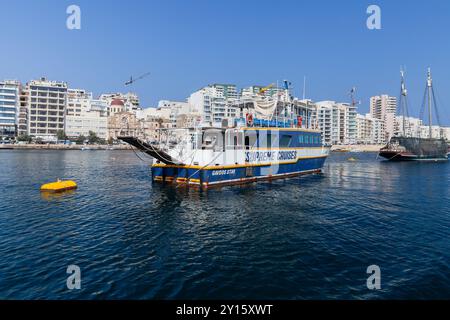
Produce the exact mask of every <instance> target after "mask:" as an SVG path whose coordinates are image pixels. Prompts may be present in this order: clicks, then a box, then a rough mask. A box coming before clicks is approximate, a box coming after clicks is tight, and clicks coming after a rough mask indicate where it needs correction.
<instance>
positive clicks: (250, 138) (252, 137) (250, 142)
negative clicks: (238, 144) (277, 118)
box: [245, 130, 258, 150]
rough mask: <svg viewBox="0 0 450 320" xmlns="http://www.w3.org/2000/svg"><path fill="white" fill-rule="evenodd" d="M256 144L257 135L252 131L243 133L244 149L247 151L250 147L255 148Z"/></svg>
mask: <svg viewBox="0 0 450 320" xmlns="http://www.w3.org/2000/svg"><path fill="white" fill-rule="evenodd" d="M257 142H258V133H257V132H256V131H254V130H249V131H246V132H245V148H246V149H247V150H248V149H250V148H252V147H256V146H257Z"/></svg>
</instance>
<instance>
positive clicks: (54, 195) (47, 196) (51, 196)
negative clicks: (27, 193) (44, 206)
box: [41, 190, 75, 201]
mask: <svg viewBox="0 0 450 320" xmlns="http://www.w3.org/2000/svg"><path fill="white" fill-rule="evenodd" d="M74 193H75V190H65V191H61V192H52V191H41V198H42V199H43V200H47V201H52V200H57V199H61V198H67V197H69V196H71V195H73V194H74Z"/></svg>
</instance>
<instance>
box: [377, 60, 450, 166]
mask: <svg viewBox="0 0 450 320" xmlns="http://www.w3.org/2000/svg"><path fill="white" fill-rule="evenodd" d="M425 100H427V102H428V118H429V119H428V121H429V133H428V137H412V136H408V134H407V132H406V122H405V119H406V116H407V110H408V106H407V90H406V85H405V81H404V73H403V72H401V95H400V105H401V107H402V111H403V121H404V122H403V132H402V133H401V134H400V135H399V136H395V137H392V138H391V139H390V140H389V143H388V144H387V145H386V146H385V147H384V148H382V149H381V150H380V153H379V155H380V156H381V157H384V158H386V159H388V160H390V161H418V160H422V161H423V160H432V161H441V160H443V161H445V160H448V150H449V146H448V143H447V141H446V140H445V139H443V138H442V137H433V131H432V119H433V117H432V106H434V108H435V110H437V107H436V101H435V99H434V90H433V81H432V77H431V70H430V69H428V77H427V90H426V92H425V97H424V101H425Z"/></svg>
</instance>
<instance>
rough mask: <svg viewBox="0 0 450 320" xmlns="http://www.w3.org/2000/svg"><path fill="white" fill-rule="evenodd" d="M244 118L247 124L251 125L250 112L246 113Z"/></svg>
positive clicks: (251, 116)
mask: <svg viewBox="0 0 450 320" xmlns="http://www.w3.org/2000/svg"><path fill="white" fill-rule="evenodd" d="M245 120H246V121H247V126H249V127H252V126H253V115H252V114H251V113H247V115H246V116H245Z"/></svg>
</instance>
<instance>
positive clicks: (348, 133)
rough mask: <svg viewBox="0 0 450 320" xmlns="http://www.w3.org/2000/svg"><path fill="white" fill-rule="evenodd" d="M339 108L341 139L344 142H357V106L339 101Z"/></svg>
mask: <svg viewBox="0 0 450 320" xmlns="http://www.w3.org/2000/svg"><path fill="white" fill-rule="evenodd" d="M337 107H338V110H339V118H340V119H339V125H340V127H339V141H340V142H341V143H343V144H355V143H356V135H357V125H356V115H357V113H356V106H354V105H351V104H349V103H337Z"/></svg>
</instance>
